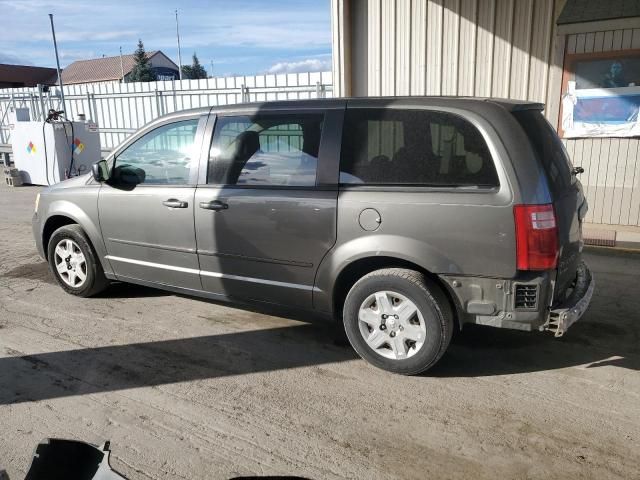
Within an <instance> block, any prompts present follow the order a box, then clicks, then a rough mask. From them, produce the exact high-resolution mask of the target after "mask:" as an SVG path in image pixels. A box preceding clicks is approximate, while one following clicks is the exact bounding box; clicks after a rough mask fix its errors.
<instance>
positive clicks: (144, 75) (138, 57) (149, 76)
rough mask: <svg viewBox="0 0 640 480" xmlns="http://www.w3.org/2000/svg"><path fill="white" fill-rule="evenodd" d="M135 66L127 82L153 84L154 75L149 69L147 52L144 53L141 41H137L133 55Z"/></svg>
mask: <svg viewBox="0 0 640 480" xmlns="http://www.w3.org/2000/svg"><path fill="white" fill-rule="evenodd" d="M133 60H134V61H135V63H136V64H135V66H134V67H133V70H131V73H130V74H129V80H130V81H132V82H153V81H155V80H156V74H155V72H154V71H153V70H152V69H151V63H149V59H148V58H147V52H145V51H144V45H143V44H142V40H140V39H138V48H137V49H136V51H135V53H134V54H133Z"/></svg>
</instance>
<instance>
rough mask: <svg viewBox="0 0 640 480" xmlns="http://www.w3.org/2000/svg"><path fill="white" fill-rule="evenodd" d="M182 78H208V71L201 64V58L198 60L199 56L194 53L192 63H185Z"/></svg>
mask: <svg viewBox="0 0 640 480" xmlns="http://www.w3.org/2000/svg"><path fill="white" fill-rule="evenodd" d="M182 78H183V79H192V80H193V79H198V78H207V71H206V70H205V69H204V67H203V66H202V65H201V64H200V60H198V56H197V55H196V54H195V52H194V54H193V61H192V64H191V65H185V66H183V67H182Z"/></svg>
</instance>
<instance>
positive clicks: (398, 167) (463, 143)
mask: <svg viewBox="0 0 640 480" xmlns="http://www.w3.org/2000/svg"><path fill="white" fill-rule="evenodd" d="M340 183H341V184H347V185H349V184H350V185H417V186H436V187H438V186H440V187H479V188H482V187H496V186H498V175H497V173H496V169H495V166H494V163H493V159H492V158H491V154H490V152H489V148H488V147H487V144H486V142H485V141H484V138H483V137H482V135H481V134H480V132H479V131H478V130H477V129H476V128H475V127H474V126H473V125H472V124H470V123H469V122H468V121H466V120H464V119H463V118H461V117H459V116H457V115H453V114H449V113H445V112H434V111H426V110H391V109H386V110H385V109H364V108H363V109H351V110H347V113H346V118H345V127H344V134H343V136H342V157H341V161H340Z"/></svg>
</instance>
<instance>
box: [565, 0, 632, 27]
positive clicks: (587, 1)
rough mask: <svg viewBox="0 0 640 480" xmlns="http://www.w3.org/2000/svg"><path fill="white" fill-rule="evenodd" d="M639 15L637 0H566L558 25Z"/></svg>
mask: <svg viewBox="0 0 640 480" xmlns="http://www.w3.org/2000/svg"><path fill="white" fill-rule="evenodd" d="M631 17H640V1H638V0H607V1H605V2H602V1H601V2H596V1H594V0H567V3H566V4H565V6H564V8H563V9H562V12H561V13H560V16H559V17H558V22H557V23H558V25H567V24H571V23H585V22H597V21H602V20H617V19H622V18H631Z"/></svg>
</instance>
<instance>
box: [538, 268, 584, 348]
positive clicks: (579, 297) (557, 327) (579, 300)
mask: <svg viewBox="0 0 640 480" xmlns="http://www.w3.org/2000/svg"><path fill="white" fill-rule="evenodd" d="M594 289H595V281H594V279H593V275H592V274H591V271H590V270H589V267H588V266H587V264H586V263H582V264H580V266H579V267H578V271H577V276H576V284H575V287H574V289H573V292H571V295H570V296H569V297H568V298H567V299H566V300H565V301H564V302H562V303H561V304H560V305H558V306H552V307H551V309H550V310H549V315H548V317H547V322H546V323H545V324H544V326H543V327H544V329H545V330H549V331H551V332H553V334H554V335H555V336H556V337H561V336H562V335H564V333H565V332H566V331H567V329H568V328H569V327H570V326H571V325H573V324H574V323H576V322H577V321H578V320H580V317H582V315H584V313H585V312H586V311H587V308H588V307H589V303H591V297H592V296H593V291H594Z"/></svg>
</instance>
